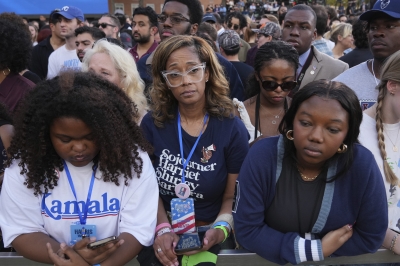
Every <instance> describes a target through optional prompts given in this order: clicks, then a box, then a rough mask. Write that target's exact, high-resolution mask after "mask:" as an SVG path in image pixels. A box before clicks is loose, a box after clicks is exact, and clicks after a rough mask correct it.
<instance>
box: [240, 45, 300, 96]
mask: <svg viewBox="0 0 400 266" xmlns="http://www.w3.org/2000/svg"><path fill="white" fill-rule="evenodd" d="M276 59H281V60H285V61H287V62H288V63H289V64H291V65H292V66H293V68H294V71H295V73H296V70H297V67H298V65H299V54H298V52H297V50H296V49H295V48H293V46H292V45H290V44H288V43H287V42H284V41H272V42H267V43H265V44H263V45H262V46H261V47H260V48H259V49H258V51H257V54H256V58H255V62H254V74H253V75H251V76H250V77H249V80H248V84H247V87H246V95H247V98H250V97H253V96H255V95H257V94H259V93H260V90H261V87H260V83H259V82H258V81H257V79H256V75H260V72H261V69H262V68H263V67H265V66H267V65H269V64H271V63H272V61H273V60H276Z"/></svg>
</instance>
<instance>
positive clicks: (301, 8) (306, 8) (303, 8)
mask: <svg viewBox="0 0 400 266" xmlns="http://www.w3.org/2000/svg"><path fill="white" fill-rule="evenodd" d="M296 10H298V11H309V12H311V14H312V15H313V17H314V19H313V23H314V25H313V26H314V27H316V25H317V14H315V12H314V10H313V9H312V8H311V7H309V6H308V5H304V4H300V5H295V6H294V7H292V8H291V9H289V10H288V13H289V12H293V11H296Z"/></svg>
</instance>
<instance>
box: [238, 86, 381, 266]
mask: <svg viewBox="0 0 400 266" xmlns="http://www.w3.org/2000/svg"><path fill="white" fill-rule="evenodd" d="M361 120H362V111H361V107H360V104H359V101H358V99H357V96H356V95H355V93H354V92H353V91H352V90H351V89H350V88H349V87H347V86H345V85H344V84H342V83H340V82H330V81H326V80H318V81H313V82H311V83H309V84H307V85H306V86H305V87H304V88H303V89H301V90H299V91H298V92H297V93H296V94H295V95H294V97H293V101H292V105H291V106H290V108H289V110H288V111H287V113H286V114H285V116H284V118H283V120H282V122H281V124H280V125H279V132H280V133H281V134H280V135H279V136H275V137H270V138H266V139H262V140H260V141H258V142H257V143H255V144H254V145H253V147H252V148H251V149H250V151H249V153H248V155H247V157H246V159H245V161H244V163H243V165H242V168H241V169H240V173H239V177H238V187H237V191H238V192H240V193H238V194H237V195H238V196H237V198H236V201H235V204H236V209H234V214H233V215H234V219H235V235H236V238H237V240H238V242H239V244H240V245H242V246H243V247H244V248H245V249H247V250H249V251H252V252H256V253H257V254H258V255H260V256H261V257H263V258H265V259H267V260H269V261H272V262H274V263H278V264H281V265H283V264H286V263H291V264H293V265H295V264H296V265H297V264H300V263H302V262H304V261H321V260H323V259H324V258H326V257H328V256H355V255H360V254H363V253H374V252H375V251H377V249H378V248H380V247H381V245H382V242H383V239H384V237H385V233H386V229H387V225H388V218H387V209H388V208H387V201H386V195H385V190H384V184H383V181H382V177H381V174H380V171H379V168H378V166H377V164H376V162H375V159H374V156H373V155H372V153H371V152H370V151H369V150H368V149H366V148H365V147H363V146H361V145H359V144H357V137H358V134H359V132H360V129H359V128H360V123H361Z"/></svg>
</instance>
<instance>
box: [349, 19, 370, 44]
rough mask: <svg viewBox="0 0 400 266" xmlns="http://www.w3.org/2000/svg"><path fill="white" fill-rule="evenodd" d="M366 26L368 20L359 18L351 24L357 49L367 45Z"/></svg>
mask: <svg viewBox="0 0 400 266" xmlns="http://www.w3.org/2000/svg"><path fill="white" fill-rule="evenodd" d="M367 26H368V22H366V21H363V20H359V19H358V20H357V21H356V22H355V23H354V24H353V31H352V34H353V37H354V45H355V46H356V47H357V48H358V49H362V48H368V47H369V43H368V37H367V34H368V31H367Z"/></svg>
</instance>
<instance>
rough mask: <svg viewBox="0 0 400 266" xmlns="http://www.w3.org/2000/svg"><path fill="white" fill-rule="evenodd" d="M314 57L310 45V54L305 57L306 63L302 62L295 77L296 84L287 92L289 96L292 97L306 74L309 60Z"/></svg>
mask: <svg viewBox="0 0 400 266" xmlns="http://www.w3.org/2000/svg"><path fill="white" fill-rule="evenodd" d="M313 57H314V52H313V48H312V47H311V49H310V54H309V55H308V57H307V60H306V63H305V64H304V66H303V67H302V68H301V71H300V75H299V77H298V78H297V86H296V87H295V88H294V89H293V90H292V91H291V92H290V93H289V96H290V97H293V95H294V94H295V93H296V92H297V91H298V90H299V88H300V85H301V82H302V81H303V79H304V76H305V74H306V71H307V68H308V67H309V66H310V65H311V62H312V60H313Z"/></svg>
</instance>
